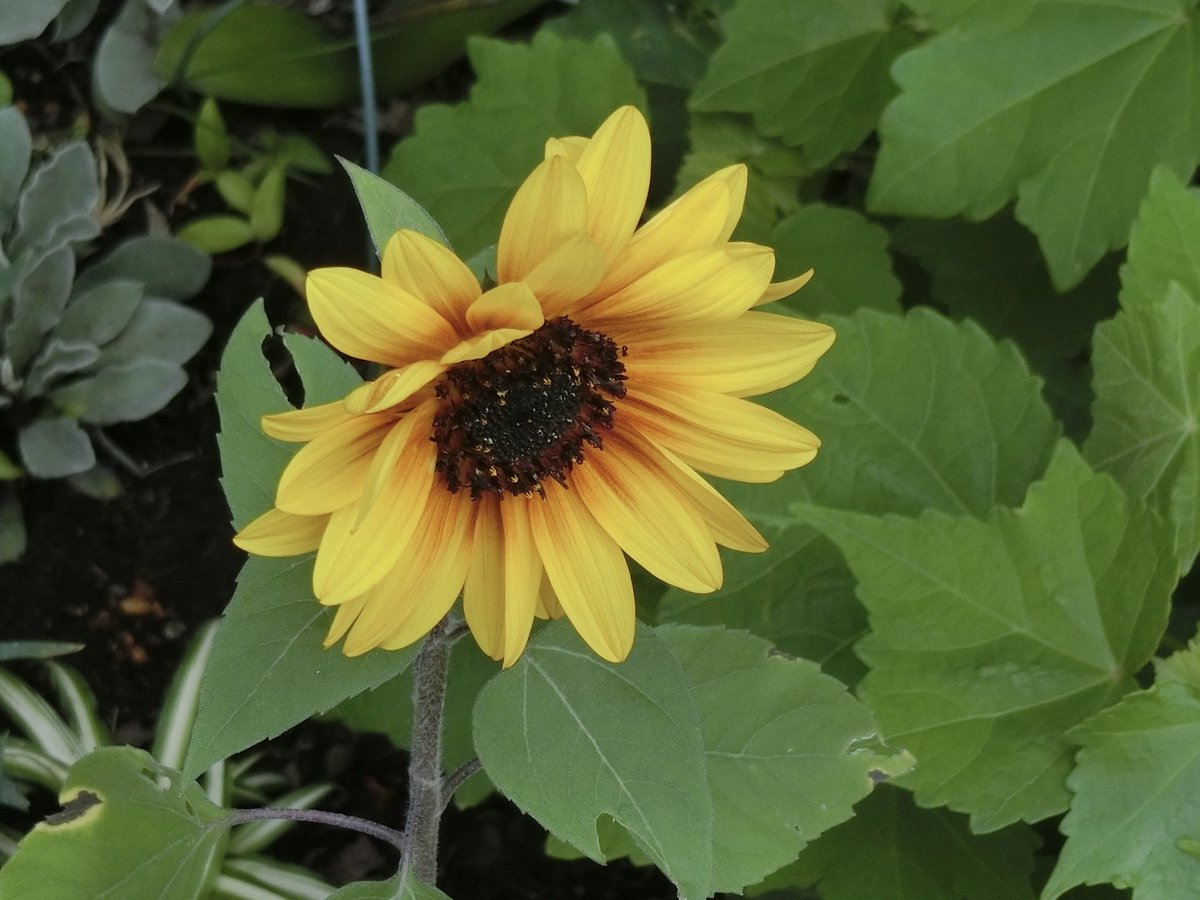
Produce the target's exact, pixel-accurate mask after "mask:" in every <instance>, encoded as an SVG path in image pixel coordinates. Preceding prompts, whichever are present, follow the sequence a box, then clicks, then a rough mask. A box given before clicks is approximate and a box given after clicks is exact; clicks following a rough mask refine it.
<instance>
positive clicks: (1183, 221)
mask: <svg viewBox="0 0 1200 900" xmlns="http://www.w3.org/2000/svg"><path fill="white" fill-rule="evenodd" d="M1126 260H1127V263H1126V265H1125V266H1124V267H1123V268H1122V269H1121V305H1122V306H1123V307H1125V308H1126V309H1130V308H1132V307H1137V306H1158V305H1159V304H1161V303H1162V302H1163V300H1164V298H1165V297H1166V296H1167V288H1168V287H1170V284H1171V282H1172V281H1177V282H1179V285H1180V286H1181V287H1182V288H1183V289H1184V290H1186V291H1187V292H1188V293H1189V294H1191V295H1192V296H1193V297H1200V191H1196V190H1195V189H1194V188H1189V187H1187V186H1186V185H1185V184H1184V183H1183V182H1182V181H1180V180H1179V177H1178V176H1177V175H1175V173H1173V172H1172V171H1171V170H1170V169H1167V168H1166V167H1162V166H1160V167H1159V168H1157V169H1155V170H1154V174H1153V175H1152V176H1151V178H1150V193H1149V194H1147V195H1146V199H1145V200H1144V201H1143V202H1142V206H1141V209H1140V210H1139V212H1138V218H1137V221H1136V222H1135V223H1134V225H1133V231H1132V232H1130V235H1129V251H1128V254H1127V256H1126Z"/></svg>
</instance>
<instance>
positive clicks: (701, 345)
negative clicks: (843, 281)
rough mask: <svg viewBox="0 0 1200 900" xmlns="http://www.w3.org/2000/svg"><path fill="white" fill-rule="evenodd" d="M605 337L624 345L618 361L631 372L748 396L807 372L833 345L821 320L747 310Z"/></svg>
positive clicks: (686, 386)
mask: <svg viewBox="0 0 1200 900" xmlns="http://www.w3.org/2000/svg"><path fill="white" fill-rule="evenodd" d="M609 336H610V337H611V338H612V339H613V340H614V341H616V342H617V343H618V344H624V345H626V346H628V348H629V353H628V355H627V356H625V357H624V358H623V359H622V362H623V363H624V364H625V368H626V370H628V372H629V373H630V375H631V376H636V377H638V378H640V379H642V380H651V379H654V380H659V381H669V382H672V383H674V384H675V385H676V386H678V387H679V389H681V390H693V389H695V390H704V391H717V392H719V393H722V394H731V395H733V396H735V397H749V396H753V395H755V394H763V393H766V392H767V391H773V390H775V389H776V388H780V387H783V386H784V385H788V384H791V383H792V382H794V381H797V380H798V379H800V378H802V377H803V376H805V375H807V374H808V373H809V371H811V370H812V367H813V366H814V365H815V364H816V362H817V360H818V359H819V358H820V357H821V355H822V354H824V353H825V351H827V350H828V349H829V348H830V347H831V346H832V345H833V339H834V331H833V329H832V328H830V327H829V326H828V325H822V324H820V323H819V322H806V321H805V320H803V319H793V318H792V317H791V316H777V315H772V314H770V313H757V312H750V313H746V314H745V315H742V316H739V317H738V318H736V319H734V320H733V321H732V322H684V323H676V322H670V323H662V324H659V325H651V326H649V327H644V328H636V327H635V328H631V329H629V331H628V333H623V332H617V333H610V335H609Z"/></svg>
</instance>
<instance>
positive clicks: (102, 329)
mask: <svg viewBox="0 0 1200 900" xmlns="http://www.w3.org/2000/svg"><path fill="white" fill-rule="evenodd" d="M142 294H143V287H142V285H140V284H139V283H138V282H136V281H127V280H125V279H114V280H112V281H105V282H101V283H100V284H97V285H96V286H95V287H94V288H91V289H90V290H84V291H82V292H79V290H78V288H76V296H75V297H74V298H73V299H72V300H71V301H70V302H69V303H68V305H67V308H66V310H65V311H64V312H63V316H62V318H61V319H60V320H59V322H58V327H57V328H55V329H54V335H55V337H57V338H58V339H60V340H64V341H88V342H89V343H92V344H95V345H96V346H100V345H101V344H107V343H108V342H109V341H111V340H112V339H113V338H115V337H116V336H117V335H118V334H120V333H121V330H122V329H123V328H124V327H125V326H126V325H128V324H129V321H130V319H132V318H133V314H134V312H135V311H136V310H137V308H138V305H139V304H140V303H141V302H142Z"/></svg>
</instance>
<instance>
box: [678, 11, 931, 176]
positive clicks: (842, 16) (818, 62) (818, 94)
mask: <svg viewBox="0 0 1200 900" xmlns="http://www.w3.org/2000/svg"><path fill="white" fill-rule="evenodd" d="M897 6H898V4H897V3H896V2H895V0H839V2H837V3H795V2H792V0H754V2H741V3H735V4H733V5H732V6H731V7H730V9H729V12H728V13H727V14H726V15H725V16H724V17H723V18H722V19H721V29H722V31H723V32H724V34H725V42H724V44H722V46H721V47H719V48H718V49H717V51H716V52H715V53H714V54H713V56H712V59H711V60H710V62H709V67H708V71H707V73H706V74H705V76H704V78H703V80H702V81H701V82H700V84H698V85H697V86H696V90H695V93H694V95H693V99H692V103H693V106H694V107H695V108H696V109H698V110H703V111H706V112H721V111H729V112H748V113H753V115H754V121H755V123H756V124H757V125H758V127H759V130H760V131H762V132H763V134H767V135H773V136H778V137H782V138H783V140H784V141H786V142H787V143H789V144H793V145H801V146H802V147H803V149H804V156H805V158H806V159H808V160H809V161H810V162H811V163H812V164H813V165H814V166H818V167H819V166H823V165H825V164H826V163H828V162H829V161H830V160H832V159H833V158H834V157H835V156H837V155H838V154H839V153H841V152H843V151H845V150H853V149H854V148H855V147H857V146H858V145H859V144H861V143H862V142H863V140H864V139H865V138H866V137H867V135H869V134H870V133H871V132H872V131H873V130H874V129H875V123H876V122H877V121H878V119H879V114H880V113H881V112H882V111H883V108H884V106H885V105H886V104H887V102H888V101H889V100H891V99H892V97H893V96H895V94H896V86H895V84H893V82H892V79H891V77H890V76H889V74H888V69H889V68H890V67H891V65H892V62H893V61H894V60H895V58H896V57H897V55H899V54H900V53H901V52H903V51H904V50H905V49H906V48H907V47H908V46H909V45H911V44H912V42H913V37H912V35H911V34H910V33H909V32H907V31H904V30H902V29H900V28H894V27H893V26H892V20H893V19H894V18H895V15H896V11H897Z"/></svg>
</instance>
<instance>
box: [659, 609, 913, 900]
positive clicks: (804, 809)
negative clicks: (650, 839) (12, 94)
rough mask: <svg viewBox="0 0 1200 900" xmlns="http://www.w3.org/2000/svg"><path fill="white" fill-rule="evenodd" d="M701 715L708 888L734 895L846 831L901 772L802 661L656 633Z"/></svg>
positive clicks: (840, 695)
mask: <svg viewBox="0 0 1200 900" xmlns="http://www.w3.org/2000/svg"><path fill="white" fill-rule="evenodd" d="M657 633H658V635H659V636H660V637H661V638H662V639H663V640H664V641H666V644H667V646H668V647H670V648H671V652H672V653H673V654H675V658H676V659H677V660H678V661H679V663H680V665H681V666H682V667H683V671H684V674H685V675H686V676H687V678H688V680H689V681H690V682H691V687H692V695H693V696H694V697H695V700H696V706H697V708H698V710H699V713H700V727H701V732H702V734H703V736H704V755H705V762H706V765H707V772H708V790H709V792H710V793H711V795H712V804H713V834H712V839H713V884H712V886H713V888H714V889H715V890H719V891H734V892H738V891H740V890H741V889H742V888H743V887H745V886H746V885H748V884H753V883H755V882H758V881H760V880H762V878H763V877H764V876H766V875H768V874H770V873H771V872H773V871H775V870H776V869H778V868H779V867H780V866H783V865H786V864H787V863H788V862H790V861H791V860H793V859H795V857H796V854H797V853H798V852H799V851H800V849H801V848H802V847H804V846H805V844H807V843H808V842H810V841H812V840H814V839H815V838H816V837H817V835H819V834H821V832H823V831H825V830H827V829H829V828H830V827H832V826H834V825H836V824H837V823H839V822H841V821H844V820H845V819H848V818H849V817H850V814H851V809H852V807H853V805H854V804H855V803H857V802H858V801H859V800H861V799H862V798H863V797H865V796H866V795H867V794H868V793H870V792H871V788H872V786H873V784H874V783H875V779H876V778H880V777H883V776H884V775H885V774H894V773H897V772H900V771H904V770H905V769H907V768H908V761H907V759H906V758H904V757H903V756H901V757H899V758H895V759H891V758H888V757H887V756H885V755H883V754H881V753H879V752H878V751H877V749H876V748H875V747H874V743H875V740H874V739H875V736H876V734H877V732H878V726H877V725H876V723H875V720H874V717H873V716H872V715H871V713H870V711H869V710H868V709H867V708H866V707H865V706H863V705H862V704H861V703H860V702H859V701H857V700H855V699H854V697H852V696H851V695H850V694H849V693H848V692H847V691H846V688H845V686H844V685H843V684H841V683H840V682H838V681H836V680H834V679H833V678H830V677H829V676H827V675H822V674H821V671H820V669H819V668H818V667H817V666H816V665H815V664H814V663H811V662H808V661H807V660H800V659H788V658H786V657H783V656H780V655H777V654H772V653H771V645H770V644H769V643H767V642H766V641H764V640H762V639H760V638H756V637H754V636H752V635H748V634H745V633H743V632H737V631H727V630H725V629H723V628H689V627H684V626H678V625H676V626H669V625H668V626H662V627H660V628H658V629H657Z"/></svg>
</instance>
